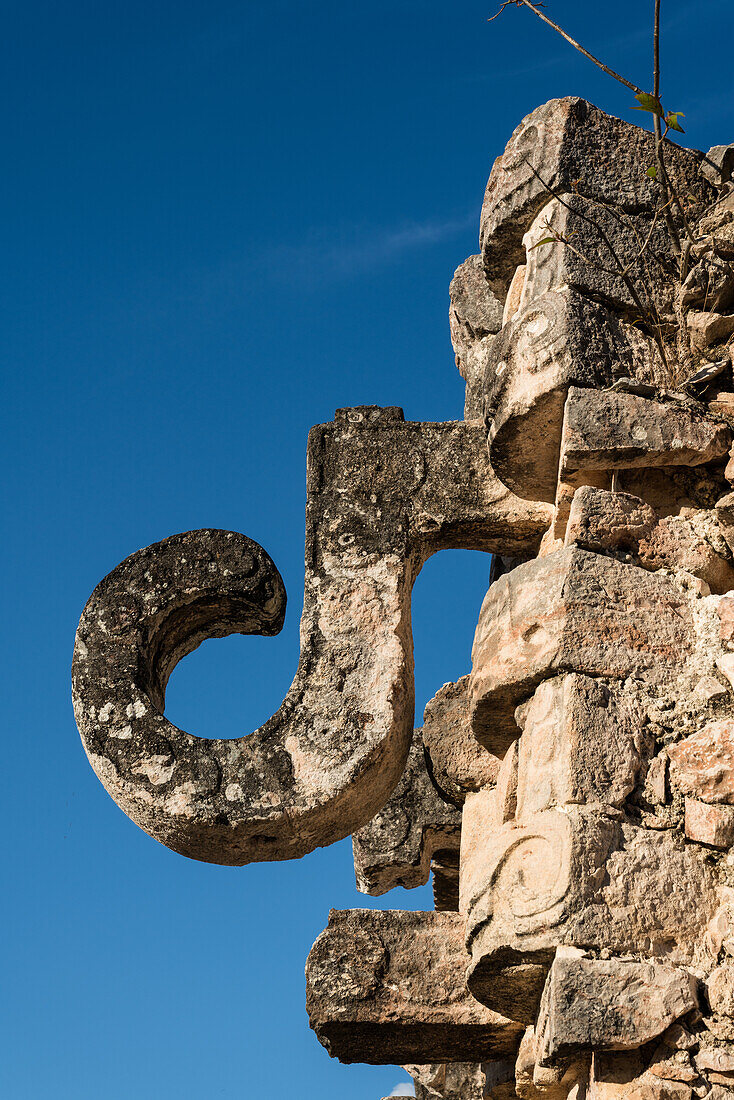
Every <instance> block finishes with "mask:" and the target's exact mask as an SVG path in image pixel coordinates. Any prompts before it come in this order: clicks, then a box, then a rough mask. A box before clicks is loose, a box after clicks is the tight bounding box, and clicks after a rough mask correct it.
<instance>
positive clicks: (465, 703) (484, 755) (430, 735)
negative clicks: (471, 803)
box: [422, 676, 499, 806]
mask: <svg viewBox="0 0 734 1100" xmlns="http://www.w3.org/2000/svg"><path fill="white" fill-rule="evenodd" d="M468 688H469V677H468V676H462V677H461V679H460V680H457V681H456V683H450V684H444V686H443V687H442V688H440V689H439V691H437V692H436V694H435V695H434V697H433V699H431V700H430V702H429V703H428V704H427V705H426V709H425V711H424V712H423V731H422V736H423V744H424V746H425V751H426V755H427V758H428V765H429V770H430V774H431V777H432V779H433V781H434V783H435V784H436V786H437V787H438V789H439V791H441V792H442V793H443V794H444V795H445V797H446V798H448V799H449V800H450V801H451V802H454V803H455V804H456V805H458V806H461V805H463V802H464V799H465V798H466V796H467V794H468V793H469V792H470V791H478V790H480V789H481V788H482V787H487V786H491V785H492V784H494V783H495V782H496V780H497V773H498V772H499V760H498V759H497V757H496V756H493V755H492V754H491V753H490V752H487V750H486V749H485V748H483V747H482V746H481V745H480V744H479V743H478V741H477V739H476V737H474V735H473V733H472V730H471V726H470V725H469V698H468Z"/></svg>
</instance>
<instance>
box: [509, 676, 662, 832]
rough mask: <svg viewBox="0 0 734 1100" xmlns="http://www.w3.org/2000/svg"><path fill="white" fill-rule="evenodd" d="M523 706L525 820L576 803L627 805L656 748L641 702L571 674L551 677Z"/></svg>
mask: <svg viewBox="0 0 734 1100" xmlns="http://www.w3.org/2000/svg"><path fill="white" fill-rule="evenodd" d="M522 710H523V715H522V719H521V724H522V728H523V734H522V736H521V738H520V741H519V759H518V778H517V811H516V815H515V816H516V820H517V822H518V823H520V824H522V823H523V821H524V820H526V819H527V818H529V817H531V816H532V815H533V814H537V813H542V812H543V811H544V810H549V809H553V808H555V807H559V806H567V805H571V804H575V803H577V804H584V803H593V802H599V803H604V804H606V805H609V806H616V807H622V806H623V805H624V802H625V800H626V798H627V797H628V795H629V794H631V792H632V791H633V790H634V787H635V781H636V778H637V775H638V773H639V772H640V769H641V768H642V767H643V765H644V763H645V762H646V759H647V757H648V756H649V754H650V752H651V750H652V745H651V744H650V738H649V737H646V736H645V734H644V730H643V725H644V721H643V718H644V715H643V713H642V711H641V708H640V707H639V706H635V705H634V704H633V703H632V702H631V700H630V699H629V697H628V696H627V697H626V696H625V695H623V694H622V693H621V692H620V691H615V690H614V689H613V688H609V687H607V686H606V685H605V684H603V683H600V682H599V681H598V680H594V679H592V678H591V677H589V676H580V675H578V674H576V673H570V674H568V675H566V676H558V677H555V678H554V679H551V680H545V681H544V682H543V683H542V684H541V685H540V686H539V687H538V688H537V690H536V691H535V694H534V695H533V697H532V699H531V700H530V702H529V703H527V704H525V706H524V707H523V708H522Z"/></svg>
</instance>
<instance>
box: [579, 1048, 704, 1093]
mask: <svg viewBox="0 0 734 1100" xmlns="http://www.w3.org/2000/svg"><path fill="white" fill-rule="evenodd" d="M586 1096H587V1100H693V1090H692V1089H691V1086H690V1085H688V1084H686V1083H685V1082H681V1081H665V1080H661V1079H660V1078H659V1077H657V1076H655V1074H653V1073H652V1072H651V1071H650V1070H645V1069H644V1062H643V1059H642V1056H641V1054H640V1053H639V1052H638V1051H623V1052H618V1053H615V1052H612V1051H601V1052H599V1053H597V1054H595V1055H594V1057H593V1059H592V1074H591V1081H590V1084H589V1089H588V1092H587V1093H586ZM708 1096H709V1097H710V1098H711V1100H718V1098H716V1097H714V1096H713V1094H712V1093H709V1094H708Z"/></svg>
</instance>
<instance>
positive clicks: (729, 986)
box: [706, 960, 734, 1017]
mask: <svg viewBox="0 0 734 1100" xmlns="http://www.w3.org/2000/svg"><path fill="white" fill-rule="evenodd" d="M706 994H707V996H708V1001H709V1006H710V1008H711V1011H712V1012H713V1014H714V1016H731V1017H734V962H732V961H731V960H727V961H726V962H725V963H722V965H721V966H717V967H716V968H715V969H714V970H712V971H711V973H710V974H709V976H708V978H707V979H706Z"/></svg>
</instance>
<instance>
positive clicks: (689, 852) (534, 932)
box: [464, 805, 718, 1023]
mask: <svg viewBox="0 0 734 1100" xmlns="http://www.w3.org/2000/svg"><path fill="white" fill-rule="evenodd" d="M620 817H621V815H619V813H618V812H617V816H616V817H615V816H614V813H613V811H608V812H607V813H604V812H601V809H600V807H599V806H598V805H597V806H594V807H580V806H579V807H577V806H567V807H565V808H564V810H563V811H546V812H544V813H542V814H537V815H535V817H534V818H532V819H526V820H524V821H523V822H522V824H520V823H516V822H506V823H504V824H503V825H501V826H500V827H498V826H497V824H496V821H495V822H490V824H489V830H490V831H488V833H487V835H486V837H485V840H484V855H483V859H484V862H483V865H482V866H479V860H477V861H476V865H475V866H474V868H473V879H472V889H471V896H467V897H466V898H465V900H464V905H465V908H466V914H467V918H466V919H467V925H466V927H467V945H468V947H469V950H470V954H471V963H470V967H469V974H468V978H467V984H468V987H469V989H470V990H471V991H472V993H473V994H474V996H475V997H477V999H478V1000H480V1001H482V1003H483V1004H486V1005H488V1007H491V1008H492V1009H493V1010H494V1011H497V1012H502V1013H503V1014H505V1015H508V1016H511V1017H512V1018H513V1019H518V1020H522V1021H523V1022H525V1023H531V1022H533V1020H534V1019H535V1014H536V1012H537V1009H538V1003H539V1000H540V994H541V991H542V988H543V984H544V982H545V977H546V975H547V972H548V968H549V966H550V963H551V962H552V960H553V957H554V955H555V951H556V948H557V947H559V946H567V945H573V944H579V943H582V944H585V945H588V946H589V947H597V948H599V949H608V950H610V951H612V952H614V953H615V954H618V955H623V954H627V953H633V952H637V951H638V950H639V945H640V944H641V943H644V944H645V947H646V951H649V952H650V953H651V954H653V955H665V956H666V957H667V959H668V961H670V962H671V963H685V962H687V961H690V959H691V958H692V957H693V955H694V954H695V952H696V951H697V949H698V945H699V943H700V942H701V940H702V938H703V933H704V929H705V928H706V925H707V923H708V921H709V920H710V919H711V917H712V915H713V913H714V912H715V910H716V907H717V904H718V902H717V897H716V892H715V878H714V871H713V870H712V867H711V865H710V863H709V862H708V860H707V858H706V855H707V853H706V852H705V851H704V850H703V849H700V848H696V847H695V846H693V845H685V844H682V843H681V842H680V840H679V839H677V838H676V837H675V836H674V835H673V834H672V833H671V832H669V831H665V830H663V831H657V830H652V829H643V828H639V827H638V826H635V825H631V824H627V823H625V822H624V821H622V820H620ZM693 897H695V898H696V904H695V905H691V904H690V899H691V898H693Z"/></svg>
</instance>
